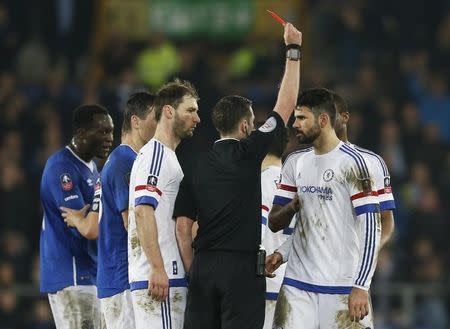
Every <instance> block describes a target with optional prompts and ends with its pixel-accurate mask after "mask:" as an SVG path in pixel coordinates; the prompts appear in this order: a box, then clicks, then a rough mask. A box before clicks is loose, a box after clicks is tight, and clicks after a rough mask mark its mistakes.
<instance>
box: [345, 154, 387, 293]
mask: <svg viewBox="0 0 450 329" xmlns="http://www.w3.org/2000/svg"><path fill="white" fill-rule="evenodd" d="M351 156H352V158H353V160H354V161H351V162H349V163H348V165H349V168H348V170H347V172H348V174H347V175H346V182H345V183H346V185H347V188H348V190H349V193H350V195H351V200H352V204H353V208H354V211H355V214H356V216H357V217H356V226H357V227H356V233H357V235H358V240H359V246H360V248H359V250H360V253H359V261H358V266H357V272H356V278H355V281H354V286H356V287H358V288H361V289H365V290H368V289H369V287H370V283H371V281H372V276H373V274H374V272H375V268H376V264H377V256H378V249H379V243H380V236H381V221H380V214H379V201H378V194H377V191H376V190H375V188H376V187H375V183H374V175H373V174H372V173H373V169H372V167H371V164H370V162H368V161H366V160H365V159H364V157H363V156H362V155H361V154H360V153H359V152H356V151H354V150H353V152H351Z"/></svg>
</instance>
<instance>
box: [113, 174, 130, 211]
mask: <svg viewBox="0 0 450 329" xmlns="http://www.w3.org/2000/svg"><path fill="white" fill-rule="evenodd" d="M124 167H125V166H124ZM130 173H131V166H130V167H129V168H121V170H120V172H119V173H118V174H117V175H115V176H114V177H113V179H112V184H113V193H114V202H115V204H116V207H117V210H118V211H119V212H120V213H122V212H123V211H124V210H127V209H128V199H129V194H130Z"/></svg>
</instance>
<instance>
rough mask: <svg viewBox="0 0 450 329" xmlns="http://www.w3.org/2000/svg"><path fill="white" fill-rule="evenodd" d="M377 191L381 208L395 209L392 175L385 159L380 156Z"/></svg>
mask: <svg viewBox="0 0 450 329" xmlns="http://www.w3.org/2000/svg"><path fill="white" fill-rule="evenodd" d="M374 167H375V166H374ZM376 167H377V169H378V170H377V172H378V175H377V177H376V180H378V182H377V193H378V200H379V202H380V210H381V211H383V210H392V209H395V200H394V195H393V193H392V187H391V175H390V174H389V170H388V167H387V166H386V163H385V162H384V160H383V159H382V158H381V157H380V156H378V158H377V166H376Z"/></svg>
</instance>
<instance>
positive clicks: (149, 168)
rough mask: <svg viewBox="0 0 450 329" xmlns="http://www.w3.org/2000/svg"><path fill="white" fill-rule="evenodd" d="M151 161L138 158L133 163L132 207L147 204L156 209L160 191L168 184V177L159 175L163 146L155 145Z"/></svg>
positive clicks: (142, 157)
mask: <svg viewBox="0 0 450 329" xmlns="http://www.w3.org/2000/svg"><path fill="white" fill-rule="evenodd" d="M152 151H153V152H152V155H151V161H148V159H147V157H144V156H138V157H137V158H136V162H135V164H134V165H135V168H133V169H135V172H136V174H135V182H134V184H135V186H134V206H138V205H143V204H147V205H150V206H152V207H153V208H154V209H156V208H157V207H158V204H159V202H160V200H161V196H162V191H164V187H165V186H166V185H167V183H168V178H169V177H170V176H168V175H160V174H161V164H162V160H163V158H164V146H163V145H162V144H160V143H155V145H154V149H153V150H152Z"/></svg>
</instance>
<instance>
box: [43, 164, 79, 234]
mask: <svg viewBox="0 0 450 329" xmlns="http://www.w3.org/2000/svg"><path fill="white" fill-rule="evenodd" d="M48 172H49V173H50V174H49V175H48V177H47V179H48V181H47V182H48V186H49V191H47V193H50V194H51V196H52V198H53V200H54V203H55V205H56V207H57V208H58V209H59V207H67V208H72V209H81V208H83V206H84V205H85V204H86V202H85V200H84V198H83V195H82V193H81V189H80V184H81V179H80V177H79V173H78V171H77V169H76V168H75V167H74V166H71V165H70V164H67V163H65V164H62V163H56V164H54V165H53V166H52V167H51V168H50V170H49V171H48ZM61 220H63V219H62V216H61ZM70 230H71V232H72V233H73V234H74V235H75V236H77V237H82V236H81V234H80V233H79V232H78V230H77V229H76V228H71V229H70Z"/></svg>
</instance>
